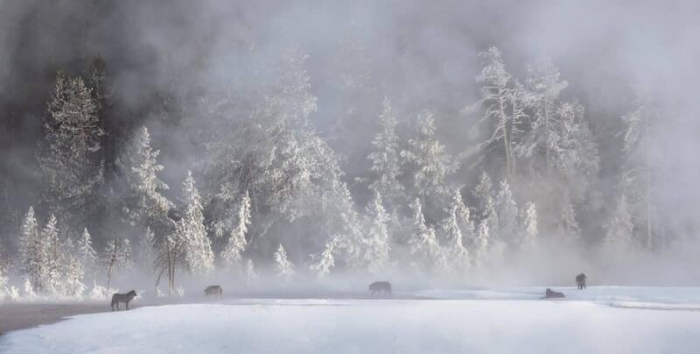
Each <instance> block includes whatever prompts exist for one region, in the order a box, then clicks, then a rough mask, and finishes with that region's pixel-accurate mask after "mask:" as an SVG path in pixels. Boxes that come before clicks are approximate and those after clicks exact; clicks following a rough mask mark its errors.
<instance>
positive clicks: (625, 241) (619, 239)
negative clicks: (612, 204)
mask: <svg viewBox="0 0 700 354" xmlns="http://www.w3.org/2000/svg"><path fill="white" fill-rule="evenodd" d="M633 241H634V224H633V222H632V214H631V213H630V206H629V204H628V203H627V197H626V196H624V195H622V196H621V197H620V200H619V201H618V203H617V207H616V208H615V211H614V212H613V214H611V215H610V220H609V221H608V225H607V233H606V235H605V246H606V248H607V249H608V251H610V252H622V251H629V250H631V248H632V247H633V246H634V243H633Z"/></svg>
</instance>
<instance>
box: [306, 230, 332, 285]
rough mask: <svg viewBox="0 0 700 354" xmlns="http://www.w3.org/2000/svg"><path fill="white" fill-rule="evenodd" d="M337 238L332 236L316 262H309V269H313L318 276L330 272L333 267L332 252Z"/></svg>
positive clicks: (320, 276) (321, 276) (323, 275)
mask: <svg viewBox="0 0 700 354" xmlns="http://www.w3.org/2000/svg"><path fill="white" fill-rule="evenodd" d="M337 244H338V239H337V238H335V237H333V238H332V239H331V240H330V241H328V242H326V247H325V248H324V249H323V252H322V253H321V257H320V258H319V259H318V261H317V262H316V263H313V264H311V266H310V268H311V270H313V271H315V272H316V274H317V275H318V277H319V278H323V277H325V276H326V275H328V274H329V273H330V272H331V269H332V268H333V267H335V256H334V255H333V252H334V251H335V248H336V247H337Z"/></svg>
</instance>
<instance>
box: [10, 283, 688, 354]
mask: <svg viewBox="0 0 700 354" xmlns="http://www.w3.org/2000/svg"><path fill="white" fill-rule="evenodd" d="M540 290H541V289H540ZM590 290H592V291H587V292H575V291H574V290H573V289H565V292H566V293H567V295H570V297H569V298H568V299H566V300H564V301H545V300H537V296H539V295H540V294H541V292H536V291H535V289H534V288H519V289H510V290H506V289H502V290H494V291H492V292H491V293H488V292H485V291H473V292H466V291H461V292H456V293H447V292H440V293H436V292H432V293H431V295H434V296H441V297H443V299H440V300H438V299H426V300H398V299H393V300H392V299H377V300H353V299H345V300H323V299H296V300H275V299H267V300H259V299H255V300H253V299H251V300H245V299H240V300H228V301H224V302H223V303H216V304H214V303H212V304H189V305H170V306H159V307H143V308H139V309H136V310H132V311H128V312H126V311H122V312H115V313H103V314H95V315H84V316H76V317H74V318H71V319H70V320H68V321H64V322H60V323H57V324H54V325H49V326H42V327H39V328H34V329H29V330H24V331H19V332H14V333H10V334H8V335H6V336H4V337H3V338H2V340H0V352H3V353H26V354H31V353H44V352H47V350H49V351H50V352H51V353H53V354H61V353H71V354H81V353H334V354H339V353H521V352H522V353H567V354H575V353H616V354H623V353H635V354H639V353H675V354H678V353H681V354H682V353H697V349H698V348H700V312H698V311H697V309H698V308H697V305H698V304H700V301H699V300H700V289H696V288H669V289H664V288H618V287H607V288H592V289H590ZM422 294H423V295H427V294H428V293H426V292H423V293H422ZM499 294H500V295H499ZM417 295H420V294H417ZM476 298H482V299H484V300H474V299H476ZM608 305H612V306H608ZM620 305H622V306H627V305H629V306H630V307H633V309H629V308H620ZM669 306H671V307H669ZM674 306H675V307H674ZM644 307H649V308H652V309H654V310H652V309H642V308H644ZM663 308H667V309H676V310H678V311H661V309H663Z"/></svg>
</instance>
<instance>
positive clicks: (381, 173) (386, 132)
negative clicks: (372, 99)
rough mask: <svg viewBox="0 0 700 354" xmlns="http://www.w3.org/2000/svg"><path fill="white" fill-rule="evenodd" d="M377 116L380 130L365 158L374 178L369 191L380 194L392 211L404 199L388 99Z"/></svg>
mask: <svg viewBox="0 0 700 354" xmlns="http://www.w3.org/2000/svg"><path fill="white" fill-rule="evenodd" d="M382 107H383V110H382V113H381V115H379V122H380V125H381V130H380V131H379V132H378V133H377V135H375V137H374V140H372V152H371V153H370V154H369V156H368V157H367V158H368V159H369V160H370V161H371V162H372V167H371V171H372V172H373V173H374V175H375V177H374V180H373V181H372V183H370V185H369V189H370V190H371V191H373V192H375V193H380V194H381V195H382V196H383V197H384V200H386V201H388V203H389V205H391V206H392V207H391V208H390V210H394V209H395V208H396V207H397V205H398V204H399V203H402V202H403V199H404V195H403V193H404V187H403V185H401V183H400V182H399V179H398V178H399V175H400V174H401V160H400V155H399V154H400V151H399V136H398V135H397V134H396V125H397V122H396V116H395V115H394V112H393V110H392V108H391V103H390V102H389V99H387V98H385V99H384V103H383V106H382Z"/></svg>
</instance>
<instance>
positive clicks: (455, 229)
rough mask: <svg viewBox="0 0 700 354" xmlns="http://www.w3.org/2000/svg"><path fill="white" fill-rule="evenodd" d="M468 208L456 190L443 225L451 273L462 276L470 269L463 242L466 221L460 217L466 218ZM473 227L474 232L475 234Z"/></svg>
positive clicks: (467, 253) (467, 254)
mask: <svg viewBox="0 0 700 354" xmlns="http://www.w3.org/2000/svg"><path fill="white" fill-rule="evenodd" d="M465 209H466V207H465V206H464V203H463V202H462V196H461V194H460V193H459V190H456V191H455V193H454V194H453V197H452V202H451V205H450V208H449V210H448V217H447V219H446V220H445V221H443V223H442V227H441V229H442V234H443V235H444V239H445V248H446V250H445V253H446V257H447V261H448V263H449V268H450V270H451V271H453V272H455V273H457V274H462V273H464V272H465V271H466V270H467V269H468V268H469V262H470V260H469V252H468V250H467V248H466V247H465V246H464V243H463V240H464V235H463V233H462V227H461V225H464V224H465V223H464V220H460V217H463V216H464V214H463V213H464V210H465ZM466 213H467V220H466V221H467V222H469V220H468V215H469V212H468V209H467V212H466ZM473 228H474V227H473V225H472V232H473Z"/></svg>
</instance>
